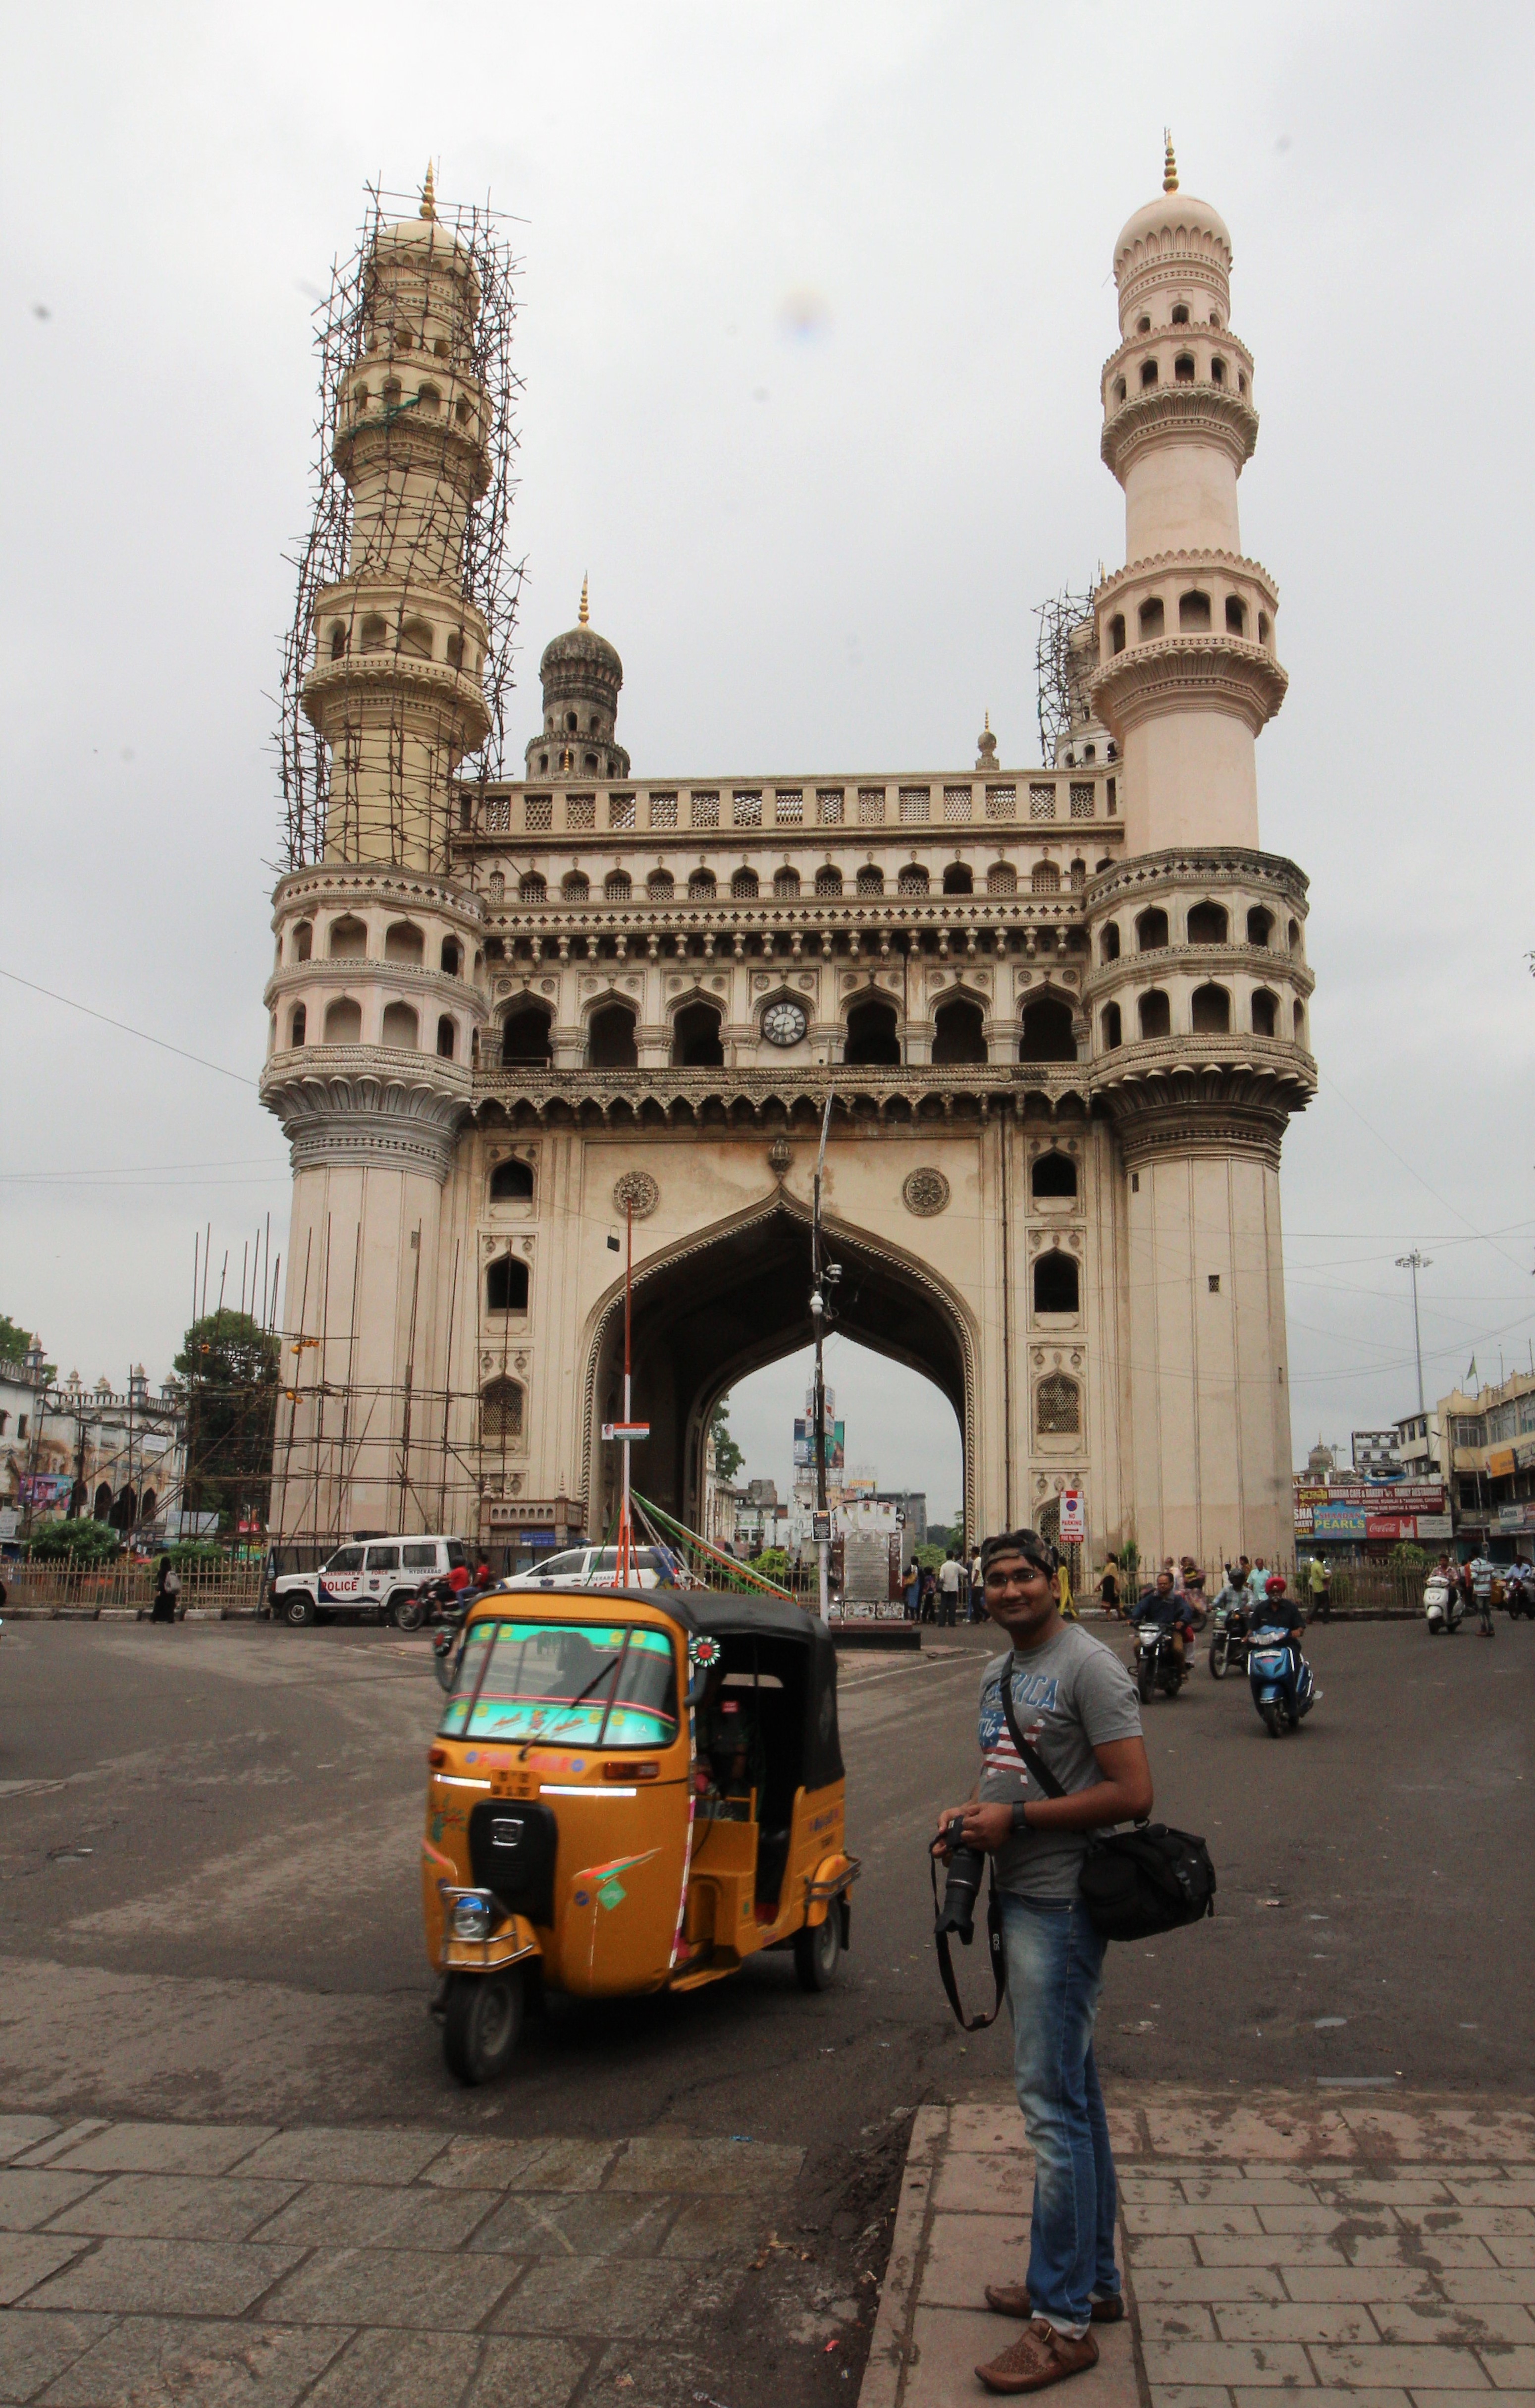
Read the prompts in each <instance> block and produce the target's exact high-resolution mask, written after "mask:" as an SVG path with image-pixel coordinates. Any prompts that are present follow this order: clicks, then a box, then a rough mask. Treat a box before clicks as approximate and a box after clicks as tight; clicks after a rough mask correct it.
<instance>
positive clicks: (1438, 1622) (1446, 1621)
mask: <svg viewBox="0 0 1535 2408" xmlns="http://www.w3.org/2000/svg"><path fill="white" fill-rule="evenodd" d="M1465 1611H1466V1600H1465V1598H1463V1597H1462V1596H1461V1594H1460V1591H1459V1589H1458V1588H1457V1586H1456V1584H1455V1583H1454V1581H1443V1580H1431V1581H1429V1582H1428V1585H1427V1586H1426V1587H1425V1589H1424V1592H1423V1618H1424V1620H1425V1622H1426V1623H1427V1624H1428V1636H1429V1638H1430V1639H1437V1638H1438V1637H1439V1636H1440V1635H1441V1634H1442V1633H1446V1634H1448V1636H1449V1637H1450V1638H1452V1639H1453V1638H1454V1636H1455V1634H1456V1632H1457V1630H1458V1629H1459V1627H1460V1621H1461V1616H1462V1615H1463V1614H1464V1613H1465Z"/></svg>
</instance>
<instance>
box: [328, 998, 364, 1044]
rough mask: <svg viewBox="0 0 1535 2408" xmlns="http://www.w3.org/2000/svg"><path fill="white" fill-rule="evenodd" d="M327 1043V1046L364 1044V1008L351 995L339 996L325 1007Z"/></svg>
mask: <svg viewBox="0 0 1535 2408" xmlns="http://www.w3.org/2000/svg"><path fill="white" fill-rule="evenodd" d="M325 1042H326V1044H327V1045H361V1043H362V1005H361V1004H360V1003H354V1002H353V1000H352V998H351V996H349V995H341V996H337V997H336V999H335V1001H334V1003H328V1004H327V1005H326V1006H325Z"/></svg>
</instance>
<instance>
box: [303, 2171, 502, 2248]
mask: <svg viewBox="0 0 1535 2408" xmlns="http://www.w3.org/2000/svg"><path fill="white" fill-rule="evenodd" d="M266 2187H270V2188H271V2189H273V2190H275V2191H277V2193H278V2194H279V2196H278V2198H277V2200H276V2201H275V2202H274V2205H275V2206H276V2207H277V2208H278V2209H280V2211H281V2212H280V2214H274V2215H273V2217H272V2220H271V2222H270V2223H269V2224H263V2226H262V2229H261V2237H262V2239H263V2241H291V2242H293V2243H297V2244H298V2245H299V2246H301V2247H305V2248H307V2247H309V2246H310V2245H319V2246H320V2247H325V2248H331V2249H457V2248H458V2247H460V2246H461V2244H462V2243H463V2242H465V2241H467V2240H468V2238H469V2235H470V2234H471V2232H473V2230H474V2229H475V2227H476V2224H478V2223H480V2222H481V2221H482V2220H483V2218H484V2217H485V2216H486V2215H488V2214H490V2210H491V2208H493V2207H494V2206H495V2204H496V2199H497V2194H496V2192H494V2191H493V2190H428V2189H426V2188H425V2187H424V2186H421V2185H419V2184H410V2185H407V2186H403V2187H402V2188H400V2189H398V2190H386V2189H385V2188H384V2186H383V2185H382V2184H381V2183H311V2184H310V2185H309V2186H308V2187H307V2189H305V2190H301V2191H299V2192H298V2194H297V2196H296V2197H294V2196H293V2195H292V2193H293V2186H291V2185H290V2184H285V2183H273V2184H271V2185H270V2186H266V2185H263V2188H266ZM284 2196H286V2198H287V2200H288V2204H287V2205H286V2206H285V2205H284V2204H283V2198H284Z"/></svg>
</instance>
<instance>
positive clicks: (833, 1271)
mask: <svg viewBox="0 0 1535 2408" xmlns="http://www.w3.org/2000/svg"><path fill="white" fill-rule="evenodd" d="M830 1128H831V1097H830V1096H828V1097H827V1098H826V1110H825V1111H824V1112H823V1113H822V1114H821V1141H820V1149H819V1151H818V1153H817V1155H816V1175H815V1178H814V1180H813V1181H812V1183H811V1190H810V1193H811V1206H810V1321H811V1326H812V1327H813V1329H814V1330H815V1333H816V1381H815V1393H814V1396H813V1398H812V1400H811V1402H812V1420H813V1424H814V1437H813V1441H812V1443H813V1444H814V1446H815V1449H816V1528H817V1531H818V1532H820V1533H823V1534H824V1535H821V1536H817V1541H816V1557H817V1573H818V1584H819V1590H820V1613H821V1620H822V1621H823V1622H826V1621H829V1620H830V1618H831V1597H830V1592H829V1581H828V1567H829V1559H830V1556H831V1521H830V1518H829V1516H830V1510H831V1509H830V1508H829V1506H828V1504H827V1501H826V1367H825V1362H824V1358H823V1354H822V1348H823V1344H824V1341H825V1337H826V1325H827V1323H828V1321H829V1320H830V1319H831V1314H830V1312H829V1311H828V1309H827V1302H826V1290H827V1288H828V1287H829V1286H832V1285H834V1284H835V1283H836V1282H837V1281H838V1280H840V1279H841V1277H842V1266H841V1264H840V1263H828V1264H827V1265H826V1266H825V1269H824V1272H823V1270H822V1266H821V1172H822V1170H823V1169H824V1168H825V1167H826V1139H827V1132H828V1130H829V1129H830Z"/></svg>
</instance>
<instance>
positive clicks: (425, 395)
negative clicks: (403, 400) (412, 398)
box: [416, 384, 443, 418]
mask: <svg viewBox="0 0 1535 2408" xmlns="http://www.w3.org/2000/svg"><path fill="white" fill-rule="evenodd" d="M442 406H443V397H442V395H441V394H440V393H439V392H438V391H437V388H436V386H435V385H434V384H423V385H421V386H420V387H419V390H418V392H417V394H416V407H417V409H419V410H420V411H421V412H422V413H423V415H424V416H425V417H428V418H431V417H432V416H433V415H434V413H435V412H436V411H437V410H439V409H441V408H442Z"/></svg>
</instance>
